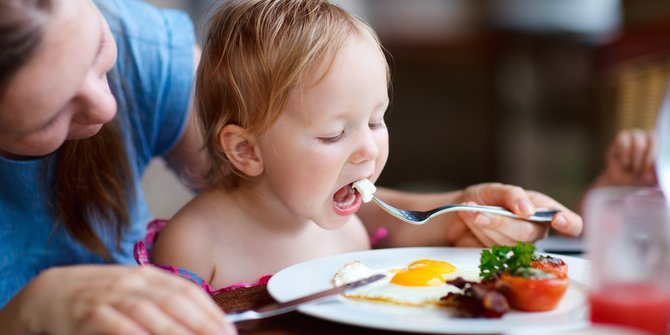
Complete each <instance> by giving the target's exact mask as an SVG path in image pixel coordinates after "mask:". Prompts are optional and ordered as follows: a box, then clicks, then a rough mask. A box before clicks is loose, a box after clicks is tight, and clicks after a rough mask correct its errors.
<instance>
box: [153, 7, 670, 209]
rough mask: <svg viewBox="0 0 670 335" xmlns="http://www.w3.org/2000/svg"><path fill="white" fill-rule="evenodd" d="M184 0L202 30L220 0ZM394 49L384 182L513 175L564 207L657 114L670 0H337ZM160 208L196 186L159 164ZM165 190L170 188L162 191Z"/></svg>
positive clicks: (427, 185)
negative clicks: (615, 148)
mask: <svg viewBox="0 0 670 335" xmlns="http://www.w3.org/2000/svg"><path fill="white" fill-rule="evenodd" d="M150 2H152V3H154V4H156V5H159V6H165V7H174V8H180V9H182V10H184V11H186V12H188V13H189V14H190V15H191V17H192V18H193V20H194V22H195V25H196V28H197V30H198V34H199V36H202V33H203V28H202V27H203V26H204V24H205V23H206V17H207V14H206V13H208V10H209V9H210V8H211V7H212V6H213V5H215V2H214V1H212V0H151V1H150ZM333 2H335V3H337V4H339V5H341V6H342V7H344V8H346V9H348V10H350V11H352V12H354V13H355V14H356V15H358V16H360V17H362V18H364V19H365V20H367V21H368V22H370V24H371V25H372V26H373V27H374V28H375V29H376V31H377V32H378V34H379V36H380V38H381V40H382V43H383V45H384V46H385V47H386V49H387V50H388V52H389V53H390V55H391V57H392V59H391V62H392V71H393V96H392V104H391V107H390V110H389V111H388V113H387V119H386V121H387V124H388V127H389V132H390V138H391V155H390V158H389V162H388V164H387V166H386V169H385V170H384V173H383V174H382V176H381V179H380V180H379V181H378V182H377V184H378V185H383V186H389V187H393V188H398V189H405V190H427V191H431V190H450V189H454V188H462V187H465V186H468V185H471V184H475V183H481V182H491V181H495V182H502V183H509V184H517V185H520V186H522V187H524V188H527V189H534V190H538V191H541V192H544V193H546V194H548V195H550V196H552V197H554V198H556V199H557V200H559V201H561V202H562V203H564V204H566V205H567V206H569V207H573V208H574V205H576V203H577V202H578V200H579V198H580V195H581V193H582V192H583V191H584V190H585V188H586V187H587V186H588V184H589V183H590V181H591V180H592V179H593V178H594V177H595V175H596V173H597V172H598V171H599V170H600V169H601V168H602V165H603V158H604V155H605V148H606V144H607V143H608V142H609V141H610V139H611V138H612V136H613V134H614V132H615V131H616V130H617V129H619V128H627V127H652V126H653V120H654V117H655V112H656V110H657V109H658V104H659V101H660V95H662V92H663V91H664V90H665V85H666V81H667V76H668V74H670V65H669V64H670V61H669V60H670V56H669V55H670V53H669V52H668V51H670V23H668V18H669V17H670V1H663V0H653V1H652V0H339V1H333ZM144 187H145V190H146V191H147V193H149V195H148V199H149V201H150V206H152V210H153V211H154V214H155V215H157V216H159V217H169V216H171V215H172V214H173V213H174V211H176V210H177V209H178V208H179V207H180V206H181V205H182V204H183V203H184V202H185V201H187V200H188V199H189V198H190V194H189V193H188V191H185V190H184V189H183V188H181V186H179V183H178V182H177V181H175V180H174V179H173V178H172V177H171V176H170V174H169V173H168V172H167V171H166V170H165V167H164V165H163V164H162V162H156V163H155V164H153V165H152V167H151V169H150V170H149V173H148V175H147V178H145V182H144ZM166 190H169V191H166Z"/></svg>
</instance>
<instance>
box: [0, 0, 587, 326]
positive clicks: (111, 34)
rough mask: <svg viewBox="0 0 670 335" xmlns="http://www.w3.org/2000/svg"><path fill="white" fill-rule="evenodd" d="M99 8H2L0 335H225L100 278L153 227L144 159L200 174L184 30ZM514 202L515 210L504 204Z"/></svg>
mask: <svg viewBox="0 0 670 335" xmlns="http://www.w3.org/2000/svg"><path fill="white" fill-rule="evenodd" d="M97 4H98V6H99V9H100V10H102V13H103V14H104V18H103V16H102V15H101V14H100V12H99V10H98V8H96V7H95V6H94V5H93V4H92V3H91V2H90V1H88V0H0V50H2V51H0V185H2V187H1V188H0V199H1V200H0V201H2V206H1V207H0V225H1V226H2V227H1V228H0V252H2V253H3V257H2V262H1V263H0V271H3V273H4V274H9V275H5V276H3V277H2V278H3V279H2V280H1V281H0V306H3V307H2V310H1V311H0V324H1V325H2V328H3V330H9V332H10V333H63V334H76V333H155V334H162V333H166V332H168V331H170V332H174V333H182V332H183V333H187V332H191V333H199V334H210V333H231V334H232V333H234V332H235V330H234V329H233V327H232V326H231V325H230V324H229V323H227V322H226V321H225V316H224V315H223V313H222V312H221V311H220V310H219V309H218V308H217V307H216V306H215V304H213V302H212V301H211V300H210V299H209V298H208V297H207V296H206V295H204V294H203V293H201V292H200V291H199V289H198V288H197V287H196V286H195V285H192V284H190V283H189V282H187V281H185V280H183V279H180V278H177V277H173V276H170V275H167V274H163V273H161V272H158V271H157V270H154V269H150V268H134V267H128V266H122V265H111V264H128V263H132V262H133V260H132V257H131V254H132V248H131V245H132V243H134V242H135V241H137V240H140V239H141V238H142V237H143V236H144V233H145V229H144V226H145V224H146V223H147V222H148V221H149V219H150V217H151V216H150V213H149V211H148V210H147V207H146V204H145V202H144V199H143V196H142V193H141V189H140V187H139V181H140V178H141V176H142V173H143V172H144V169H145V168H146V166H147V164H148V163H149V161H150V160H151V158H152V157H154V156H163V157H164V158H165V159H166V160H167V161H168V163H170V166H171V167H172V168H173V169H174V170H175V171H176V172H177V173H178V174H179V175H181V176H189V175H191V174H194V175H197V174H198V172H199V171H201V169H202V167H203V166H204V161H203V159H202V156H201V153H200V152H199V151H198V150H197V149H198V148H199V147H200V143H201V140H200V139H199V136H197V132H196V131H195V129H194V128H193V126H192V123H191V122H190V121H189V115H190V113H189V109H190V108H189V105H190V103H189V97H190V91H191V78H192V73H193V62H194V57H193V51H194V45H195V43H194V38H193V33H192V27H191V25H190V22H188V20H187V19H186V17H185V16H184V15H182V14H177V13H175V12H172V11H166V10H156V9H155V8H152V7H150V6H148V5H146V4H144V3H142V2H139V1H122V0H105V1H100V2H99V3H97ZM117 55H118V56H117ZM117 57H118V60H117ZM110 70H111V72H109V71H110ZM110 88H111V90H110ZM510 193H511V194H513V195H514V196H513V197H511V198H512V199H515V200H514V201H511V202H509V201H508V202H506V203H501V202H502V201H501V200H500V199H503V198H506V199H509V198H510V197H509V194H510ZM378 195H380V196H381V197H383V198H385V199H388V200H389V201H392V203H394V204H397V205H405V206H407V207H410V206H412V207H415V206H413V204H415V203H418V202H420V203H421V204H422V205H424V206H431V205H434V204H438V203H441V202H444V201H445V199H455V198H457V199H459V200H462V201H474V202H478V203H483V204H498V205H504V206H507V207H509V208H511V209H512V210H513V211H515V212H517V213H519V214H522V215H528V214H529V213H530V212H532V211H533V208H534V207H535V206H543V207H560V205H559V204H557V203H556V202H555V201H553V200H551V199H550V198H548V197H546V196H543V195H541V194H536V193H532V192H526V191H524V190H522V189H520V188H518V187H512V186H506V185H498V184H491V185H488V186H486V187H482V186H475V187H472V188H469V189H466V190H465V191H463V192H458V197H454V195H455V194H454V193H451V194H450V195H449V196H448V197H445V196H444V195H440V194H435V195H427V196H423V197H414V196H412V197H410V196H408V194H404V193H395V192H392V191H388V190H380V191H379V193H378ZM561 208H562V207H561ZM361 217H362V219H363V221H364V222H366V223H370V224H369V226H368V229H375V227H374V223H376V222H384V224H385V225H387V226H388V224H389V219H388V218H389V217H388V216H387V215H385V214H384V213H383V212H381V210H379V209H378V208H375V207H372V206H367V207H366V208H364V209H363V210H362V211H361ZM382 217H383V220H381V219H380V218H382ZM442 221H444V223H445V224H447V223H448V224H449V229H448V230H447V231H448V232H447V235H448V238H447V240H449V241H452V243H453V245H489V244H492V243H499V244H507V243H510V241H514V240H536V239H539V238H541V237H542V236H544V234H546V232H547V227H546V226H543V225H534V224H530V223H527V222H525V221H516V220H510V219H501V218H499V217H486V216H484V215H479V214H465V213H464V214H462V215H454V216H448V217H447V216H445V217H444V218H442ZM552 224H553V226H554V227H555V228H556V229H557V230H559V231H561V232H563V233H566V234H568V235H578V234H579V233H580V232H581V228H582V223H581V219H580V218H579V217H578V216H577V215H576V214H574V213H572V212H569V211H564V212H561V213H560V214H558V215H556V216H555V218H554V222H553V223H552ZM403 227H405V225H402V224H400V223H398V224H397V225H393V226H391V227H389V229H390V230H391V232H392V234H390V235H389V236H390V238H402V234H401V230H402V228H403ZM395 233H398V234H395ZM394 236H395V237H394ZM86 264H97V265H86ZM105 264H108V265H105Z"/></svg>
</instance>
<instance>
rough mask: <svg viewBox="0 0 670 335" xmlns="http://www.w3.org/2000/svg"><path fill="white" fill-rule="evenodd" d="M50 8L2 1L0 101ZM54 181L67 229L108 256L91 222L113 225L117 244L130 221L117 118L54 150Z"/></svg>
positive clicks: (48, 3) (24, 0)
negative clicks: (87, 136) (99, 128)
mask: <svg viewBox="0 0 670 335" xmlns="http://www.w3.org/2000/svg"><path fill="white" fill-rule="evenodd" d="M52 7H53V3H52V0H0V99H2V98H3V95H4V92H6V90H7V87H8V86H9V85H10V83H11V80H12V78H13V77H14V75H15V74H16V72H17V71H18V70H19V69H20V68H21V67H22V66H23V65H25V64H26V62H27V61H28V60H29V59H30V58H31V57H32V56H33V55H34V53H35V51H36V50H37V48H38V47H39V46H40V43H41V42H42V39H43V36H44V32H45V30H44V29H45V25H46V24H47V23H48V22H49V20H50V17H51V14H52V9H53V8H52ZM45 170H46V169H45ZM45 178H46V173H45ZM54 179H55V185H54V188H53V199H55V203H54V204H52V205H53V206H54V207H55V209H56V210H57V215H58V217H59V218H60V220H61V221H62V223H63V225H64V227H65V229H66V230H67V231H68V232H69V233H70V234H71V235H72V236H73V237H74V238H75V239H76V240H77V241H79V242H81V243H82V244H83V245H84V246H85V247H87V248H88V249H90V250H91V251H93V252H95V253H96V254H98V255H100V256H103V257H105V258H109V257H110V252H109V250H108V249H107V247H106V246H105V244H104V243H103V242H102V240H101V239H100V237H99V236H98V234H97V233H96V230H95V226H94V222H96V220H98V221H100V222H106V221H109V222H110V223H111V224H110V225H107V224H105V225H104V227H101V228H105V229H110V230H112V231H113V232H114V233H115V235H116V247H117V248H119V245H120V239H121V234H122V232H123V228H124V227H125V226H128V224H129V214H128V202H129V201H130V198H132V197H134V188H132V186H131V181H132V171H131V169H130V167H129V163H128V157H127V155H126V152H125V147H124V145H123V139H122V138H121V135H120V133H119V126H118V124H117V120H116V119H115V120H114V121H112V122H110V123H108V124H106V125H105V126H104V127H102V129H101V130H100V132H99V133H98V134H96V135H95V136H93V137H90V138H87V139H83V140H77V141H66V142H65V143H64V144H63V145H62V146H61V147H60V148H59V149H58V152H57V163H56V170H55V174H54Z"/></svg>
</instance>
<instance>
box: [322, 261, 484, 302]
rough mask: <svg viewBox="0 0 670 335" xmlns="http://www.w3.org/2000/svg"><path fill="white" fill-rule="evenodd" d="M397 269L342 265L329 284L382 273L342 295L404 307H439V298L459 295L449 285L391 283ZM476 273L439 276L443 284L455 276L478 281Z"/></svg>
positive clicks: (347, 281) (467, 271)
mask: <svg viewBox="0 0 670 335" xmlns="http://www.w3.org/2000/svg"><path fill="white" fill-rule="evenodd" d="M401 268H403V267H402V266H401V267H397V268H390V269H375V270H373V269H370V268H369V267H367V266H366V265H365V264H363V263H361V262H359V261H352V262H350V263H347V264H345V265H344V266H343V267H342V268H341V269H340V270H339V271H337V273H336V274H335V276H334V277H333V285H335V286H339V285H342V284H346V283H349V282H352V281H355V280H359V279H363V278H367V277H369V276H372V275H375V274H378V273H383V274H385V275H386V277H385V278H383V279H381V280H378V281H376V282H374V283H371V284H368V285H366V286H363V287H360V288H357V289H353V290H350V291H348V292H345V293H344V294H343V295H344V296H345V297H347V298H350V299H357V300H369V301H379V302H385V303H391V304H397V305H405V306H439V305H440V298H442V297H444V296H445V295H447V294H448V293H449V292H455V293H461V292H462V290H461V289H459V288H457V287H455V286H453V285H449V284H446V283H445V284H444V285H442V286H404V285H398V284H395V283H392V282H391V279H392V278H393V275H395V273H396V272H398V270H400V269H401ZM478 273H479V272H478V271H473V270H464V269H459V268H457V269H456V270H455V271H454V272H452V273H450V274H448V275H446V276H443V277H444V279H445V281H446V280H450V279H454V278H456V277H459V276H460V277H464V278H465V279H466V280H473V281H479V275H478Z"/></svg>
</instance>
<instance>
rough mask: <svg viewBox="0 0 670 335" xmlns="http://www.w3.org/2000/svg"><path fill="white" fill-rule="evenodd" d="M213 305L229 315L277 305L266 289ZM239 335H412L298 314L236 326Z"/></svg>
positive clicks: (224, 297)
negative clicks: (216, 305) (268, 305)
mask: <svg viewBox="0 0 670 335" xmlns="http://www.w3.org/2000/svg"><path fill="white" fill-rule="evenodd" d="M214 301H216V303H217V304H218V305H219V306H220V307H221V308H222V309H223V310H224V311H226V312H235V311H243V310H248V309H255V308H258V307H260V306H263V305H265V304H269V303H272V302H275V300H274V299H273V298H272V297H271V296H270V294H269V293H268V291H267V288H266V286H265V285H259V286H254V287H249V288H242V289H238V290H234V291H230V292H224V293H219V294H217V295H215V296H214ZM237 328H238V332H239V333H240V335H279V334H282V335H284V334H287V335H289V334H290V335H341V334H347V335H348V334H356V335H372V334H379V335H406V334H411V333H406V332H396V331H384V330H379V329H371V328H363V327H355V326H349V325H345V324H340V323H335V322H330V321H325V320H321V319H318V318H314V317H311V316H308V315H305V314H302V313H299V312H291V313H287V314H284V315H280V316H276V317H272V318H268V319H264V320H255V321H245V322H241V323H238V324H237Z"/></svg>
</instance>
